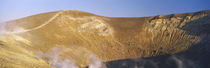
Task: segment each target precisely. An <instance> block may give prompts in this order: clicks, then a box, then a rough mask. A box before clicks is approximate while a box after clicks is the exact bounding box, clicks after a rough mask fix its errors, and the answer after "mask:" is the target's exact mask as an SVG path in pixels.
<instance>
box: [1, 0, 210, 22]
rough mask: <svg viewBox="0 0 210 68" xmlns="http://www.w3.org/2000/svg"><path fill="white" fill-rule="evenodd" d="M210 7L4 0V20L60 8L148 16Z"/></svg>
mask: <svg viewBox="0 0 210 68" xmlns="http://www.w3.org/2000/svg"><path fill="white" fill-rule="evenodd" d="M209 9H210V0H0V22H3V21H8V20H13V19H18V18H22V17H26V16H30V15H34V14H39V13H45V12H51V11H58V10H81V11H86V12H90V13H94V14H98V15H102V16H108V17H144V16H154V15H166V14H172V13H186V12H195V11H200V10H209Z"/></svg>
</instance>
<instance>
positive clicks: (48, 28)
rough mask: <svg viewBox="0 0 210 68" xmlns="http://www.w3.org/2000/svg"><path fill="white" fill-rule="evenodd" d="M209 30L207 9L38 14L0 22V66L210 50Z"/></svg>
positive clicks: (37, 67) (28, 67)
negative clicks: (118, 15)
mask: <svg viewBox="0 0 210 68" xmlns="http://www.w3.org/2000/svg"><path fill="white" fill-rule="evenodd" d="M209 29H210V11H209V10H206V11H200V12H194V13H184V14H171V15H158V16H152V17H135V18H112V17H104V16H98V15H95V14H91V13H87V12H82V11H76V10H65V11H57V12H49V13H43V14H38V15H33V16H29V17H25V18H22V19H18V20H13V21H9V22H6V23H2V24H1V25H0V67H1V68H54V67H60V66H62V64H61V63H70V64H73V65H74V64H75V65H76V66H79V67H86V66H88V64H90V63H91V61H90V55H94V56H95V57H97V58H94V59H100V60H101V61H103V62H110V61H116V60H123V59H132V58H150V57H156V56H163V55H174V54H179V53H184V54H185V55H187V54H193V53H194V54H202V53H203V52H206V53H210V50H209V49H210V48H209V44H210V43H209V41H210V36H209V34H210V30H209ZM193 47H196V48H194V49H192V48H193ZM188 51H190V52H188ZM193 56H201V55H193ZM193 56H192V57H193ZM204 56H206V55H204ZM207 56H209V54H207ZM70 61H72V62H74V63H72V62H70Z"/></svg>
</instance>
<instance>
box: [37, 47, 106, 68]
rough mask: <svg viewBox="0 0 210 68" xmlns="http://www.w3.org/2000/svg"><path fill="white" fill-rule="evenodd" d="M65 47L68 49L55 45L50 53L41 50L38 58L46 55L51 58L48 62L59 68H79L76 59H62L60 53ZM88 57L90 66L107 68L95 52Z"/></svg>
mask: <svg viewBox="0 0 210 68" xmlns="http://www.w3.org/2000/svg"><path fill="white" fill-rule="evenodd" d="M65 49H66V48H65V47H61V48H58V47H54V48H51V53H50V54H47V53H43V52H41V51H40V52H39V53H38V54H37V55H36V57H37V58H42V57H45V58H47V59H49V60H47V62H48V63H49V64H51V65H53V66H55V67H57V68H79V66H77V65H76V64H75V62H74V61H71V60H70V59H68V58H65V59H64V60H61V59H60V58H61V57H60V54H61V52H63V51H64V50H65ZM88 58H89V59H90V61H91V63H90V64H89V68H107V67H106V65H105V64H104V63H103V62H102V61H101V60H100V59H99V58H97V57H96V56H95V55H94V54H90V55H89V57H88Z"/></svg>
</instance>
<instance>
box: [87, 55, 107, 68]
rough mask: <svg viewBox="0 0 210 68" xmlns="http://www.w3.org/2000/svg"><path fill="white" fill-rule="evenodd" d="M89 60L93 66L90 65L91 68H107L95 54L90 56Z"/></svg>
mask: <svg viewBox="0 0 210 68" xmlns="http://www.w3.org/2000/svg"><path fill="white" fill-rule="evenodd" d="M89 59H90V61H91V64H89V68H107V67H106V65H105V64H104V63H103V62H102V61H101V60H100V59H99V58H97V57H96V56H95V55H94V54H90V55H89Z"/></svg>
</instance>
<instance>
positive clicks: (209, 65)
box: [106, 11, 210, 68]
mask: <svg viewBox="0 0 210 68" xmlns="http://www.w3.org/2000/svg"><path fill="white" fill-rule="evenodd" d="M205 12H206V11H203V12H198V13H195V15H197V14H202V13H205ZM207 12H209V11H207ZM195 15H194V16H195ZM178 28H180V27H178ZM180 29H181V30H185V31H187V32H188V33H187V34H188V35H193V36H199V37H200V38H201V40H200V42H199V43H197V44H194V45H193V46H192V47H190V48H189V49H188V50H187V51H184V52H181V53H177V54H173V55H162V56H156V57H149V58H135V59H125V60H117V61H110V62H106V65H107V68H210V58H209V57H210V14H208V15H207V16H205V17H202V18H199V19H197V20H193V21H190V22H187V24H185V25H184V26H183V27H181V28H180Z"/></svg>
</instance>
